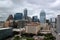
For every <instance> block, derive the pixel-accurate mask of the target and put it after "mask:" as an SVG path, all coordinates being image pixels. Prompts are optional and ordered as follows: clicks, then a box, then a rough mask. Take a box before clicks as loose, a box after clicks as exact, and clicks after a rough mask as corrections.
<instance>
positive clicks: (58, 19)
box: [56, 15, 60, 33]
mask: <svg viewBox="0 0 60 40" xmlns="http://www.w3.org/2000/svg"><path fill="white" fill-rule="evenodd" d="M56 28H57V32H58V33H60V15H58V16H57V27H56Z"/></svg>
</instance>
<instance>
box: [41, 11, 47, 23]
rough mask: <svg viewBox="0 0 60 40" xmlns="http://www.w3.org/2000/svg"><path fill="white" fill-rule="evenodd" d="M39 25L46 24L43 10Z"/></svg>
mask: <svg viewBox="0 0 60 40" xmlns="http://www.w3.org/2000/svg"><path fill="white" fill-rule="evenodd" d="M40 23H46V13H45V11H44V10H42V11H41V13H40Z"/></svg>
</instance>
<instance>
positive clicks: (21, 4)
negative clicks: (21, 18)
mask: <svg viewBox="0 0 60 40" xmlns="http://www.w3.org/2000/svg"><path fill="white" fill-rule="evenodd" d="M24 8H27V10H28V16H31V17H32V16H34V15H35V16H36V15H37V16H38V17H39V16H40V11H41V10H42V9H43V10H45V12H46V18H47V19H49V18H51V17H56V16H57V15H58V14H60V0H0V19H1V18H2V17H4V18H5V17H7V16H8V15H9V14H13V15H14V14H15V13H17V12H22V13H23V10H24ZM4 18H3V19H4Z"/></svg>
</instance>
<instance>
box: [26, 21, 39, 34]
mask: <svg viewBox="0 0 60 40" xmlns="http://www.w3.org/2000/svg"><path fill="white" fill-rule="evenodd" d="M39 30H40V23H36V22H30V23H27V25H26V26H25V32H26V33H32V34H37V33H38V32H39Z"/></svg>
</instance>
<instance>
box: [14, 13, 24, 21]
mask: <svg viewBox="0 0 60 40" xmlns="http://www.w3.org/2000/svg"><path fill="white" fill-rule="evenodd" d="M22 19H23V14H22V13H16V14H15V15H14V20H22Z"/></svg>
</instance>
